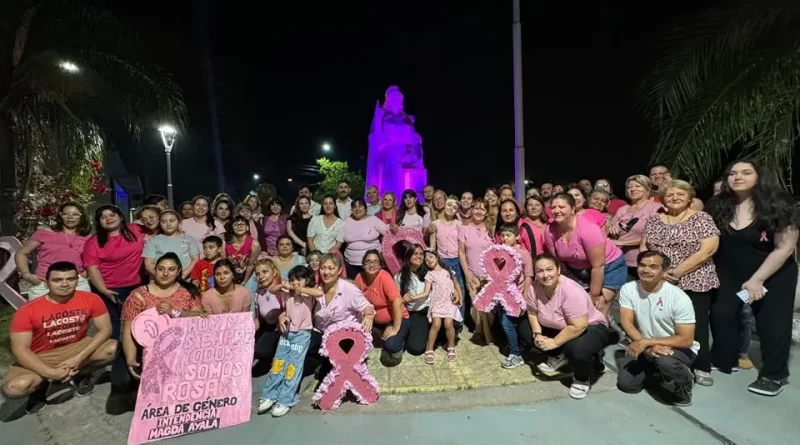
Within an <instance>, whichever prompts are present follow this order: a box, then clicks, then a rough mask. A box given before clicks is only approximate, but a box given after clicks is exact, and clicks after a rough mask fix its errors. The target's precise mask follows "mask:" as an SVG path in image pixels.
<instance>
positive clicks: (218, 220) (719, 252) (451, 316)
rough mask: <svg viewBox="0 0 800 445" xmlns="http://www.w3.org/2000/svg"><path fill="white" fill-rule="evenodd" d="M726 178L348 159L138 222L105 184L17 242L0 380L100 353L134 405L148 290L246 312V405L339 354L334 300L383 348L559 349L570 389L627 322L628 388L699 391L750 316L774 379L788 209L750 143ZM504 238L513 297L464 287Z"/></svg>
mask: <svg viewBox="0 0 800 445" xmlns="http://www.w3.org/2000/svg"><path fill="white" fill-rule="evenodd" d="M716 186H717V187H715V195H714V196H713V197H711V198H710V199H708V200H707V201H706V202H705V203H703V202H702V201H700V200H699V199H698V198H697V196H696V191H695V189H694V188H693V187H692V185H691V184H689V183H688V182H685V181H682V180H680V179H673V178H672V177H671V174H670V171H669V169H668V168H667V167H666V166H663V165H656V166H653V167H652V168H651V169H650V171H649V175H642V174H637V175H633V176H631V177H629V178H628V179H627V180H626V181H625V184H624V190H625V196H624V198H622V197H617V196H616V195H615V194H614V192H613V190H612V189H611V186H610V183H609V181H608V180H606V179H602V178H601V179H599V180H597V181H595V183H594V184H592V183H591V182H590V181H589V180H585V179H584V180H581V181H578V182H577V183H574V184H568V185H558V184H552V183H543V184H541V185H540V186H539V187H532V188H530V189H529V190H527V192H526V194H525V196H515V193H514V190H513V188H512V187H511V186H509V185H503V186H501V187H500V188H499V189H494V188H488V189H486V190H485V192H484V193H483V195H482V196H476V194H474V193H472V192H470V191H465V192H462V193H461V194H460V195H453V194H448V193H446V192H444V191H442V190H438V189H435V188H434V187H433V186H430V185H428V186H426V187H425V188H424V189H423V190H422V191H421V195H418V194H417V191H414V190H405V191H404V192H403V193H402V195H400V196H395V195H394V194H393V193H392V192H389V191H387V192H384V193H383V194H382V195H381V191H380V190H378V189H377V188H376V187H375V186H372V185H370V186H369V187H368V188H367V190H366V197H365V198H362V197H359V196H351V188H350V185H349V184H348V183H347V182H344V181H343V182H341V183H340V184H339V185H338V189H337V193H336V196H331V195H328V196H324V197H322V198H321V199H320V201H319V202H316V201H314V200H313V198H312V193H311V190H310V189H309V188H308V187H303V188H301V189H300V190H299V194H298V196H297V197H296V199H295V200H294V204H293V205H292V206H291V207H290V208H288V209H287V206H286V205H284V202H283V201H282V200H281V199H280V198H273V199H271V200H270V201H269V202H261V201H260V200H259V198H258V196H256V195H255V194H249V195H248V196H247V197H246V199H244V200H243V201H242V202H241V203H239V204H235V203H234V201H233V200H232V199H231V198H230V197H229V196H228V195H225V194H220V195H219V196H217V197H215V198H214V199H209V198H207V197H203V196H198V197H195V198H194V199H193V200H192V201H190V202H185V203H183V204H181V205H180V206H179V207H178V208H177V209H174V210H173V209H171V208H169V205H168V203H167V200H166V199H164V198H163V197H162V196H159V195H154V196H150V197H148V198H147V199H146V200H145V201H146V202H145V203H144V205H143V206H142V207H140V208H139V209H138V210H137V212H136V215H135V220H134V221H133V222H130V223H128V222H126V220H125V216H124V215H123V214H122V212H121V211H120V209H118V208H117V207H114V206H112V205H104V206H101V207H99V208H97V209H96V210H95V211H94V218H93V219H94V224H92V223H91V221H90V217H89V215H88V214H87V212H86V210H85V209H83V208H82V207H81V206H80V205H78V204H76V203H72V202H69V203H64V204H63V205H61V206H60V208H59V211H58V214H59V219H58V222H57V223H56V224H55V225H54V226H53V227H49V228H41V229H39V230H38V231H37V232H36V233H35V234H34V235H33V236H32V237H31V238H30V239H29V240H26V241H25V243H24V245H23V246H22V248H21V249H20V250H19V251H18V252H17V253H16V257H15V260H16V265H17V270H18V273H19V275H20V277H21V278H22V279H24V280H26V281H27V282H29V283H30V285H31V287H30V288H29V291H28V298H29V299H30V300H31V301H30V302H29V303H27V304H26V305H24V306H23V307H22V308H21V309H20V310H19V311H17V313H16V314H15V316H14V319H13V322H12V325H11V343H12V353H13V355H14V357H15V359H16V361H17V362H16V364H15V365H14V366H12V367H11V369H10V371H9V372H8V374H7V375H6V376H5V379H4V380H3V385H2V391H3V394H4V397H5V398H6V399H7V402H6V405H11V406H12V408H15V409H17V410H22V411H27V412H34V411H36V410H38V409H41V407H42V406H44V404H45V400H44V398H43V397H42V394H43V391H46V390H47V387H48V386H49V385H51V384H52V385H56V384H69V385H72V386H74V387H75V391H76V393H77V394H78V395H87V394H89V393H91V391H92V390H93V385H94V384H93V379H92V373H93V372H94V371H95V370H97V369H99V368H100V367H103V366H107V365H109V364H110V365H111V386H112V391H111V397H110V398H109V404H108V410H109V412H116V411H120V412H121V411H124V410H125V409H129V408H130V403H131V401H132V400H135V397H134V395H135V391H136V388H137V384H138V379H139V376H140V374H141V357H142V348H141V347H140V346H139V345H138V344H137V343H136V342H135V340H134V338H133V336H132V335H131V325H132V321H133V319H134V318H135V317H136V316H137V315H138V314H139V313H141V312H142V311H144V310H146V309H149V308H155V309H156V310H157V311H158V312H159V313H161V314H166V315H168V316H172V317H191V316H205V315H208V314H224V313H231V312H251V313H252V314H253V318H254V320H255V321H254V322H255V324H256V331H257V332H256V342H255V347H254V351H253V354H254V363H255V367H257V366H258V365H260V364H266V365H270V364H273V365H272V366H269V368H268V369H269V377H268V380H267V383H266V385H265V387H264V390H263V393H262V396H261V400H260V401H259V403H258V407H257V411H258V413H260V414H261V413H266V412H271V413H272V415H273V416H276V417H279V416H282V415H284V414H286V413H287V412H288V411H289V410H290V408H291V407H292V406H293V405H294V404H296V403H298V400H299V399H298V397H297V390H298V387H299V382H300V379H301V378H302V376H303V374H304V373H305V374H311V373H315V374H316V377H317V378H318V379H321V378H322V377H323V376H324V375H325V374H326V373H327V372H329V371H330V369H331V365H330V362H329V361H328V359H327V358H325V357H323V356H321V355H320V353H319V349H320V346H321V341H322V333H324V332H325V330H326V328H328V327H329V326H332V325H334V324H336V323H338V322H342V321H356V322H358V323H360V324H361V325H362V326H363V329H364V330H365V331H369V332H372V333H373V337H374V339H375V341H376V345H377V346H378V347H380V348H381V349H382V353H381V356H380V362H381V365H382V366H397V365H398V364H399V363H401V362H402V361H403V360H404V359H405V360H422V361H423V362H424V363H428V364H433V363H434V362H435V360H436V355H435V354H434V351H435V349H436V348H437V347H438V346H439V345H441V346H442V347H443V348H444V350H445V351H446V354H445V356H444V357H446V360H448V361H451V362H454V361H457V360H458V353H457V349H458V341H459V339H460V338H461V336H459V333H460V332H463V331H464V330H469V331H471V332H472V336H471V338H470V340H469V341H472V342H474V343H476V344H479V345H487V344H491V343H498V344H501V345H503V346H505V348H504V349H503V350H504V351H505V353H506V359H505V360H504V361H503V362H502V363H500V364H499V366H502V367H503V368H506V369H510V368H516V367H518V366H523V365H525V364H526V363H529V364H533V366H534V368H535V369H536V371H537V372H540V373H542V374H544V375H547V376H559V375H560V374H563V375H568V374H567V371H566V370H570V373H569V374H571V376H572V383H571V386H570V389H569V395H570V396H571V397H573V398H575V399H582V398H585V397H587V395H588V394H589V392H590V389H591V385H592V382H594V381H595V379H596V378H597V377H598V376H599V375H600V374H601V373H603V372H604V371H605V369H606V368H605V365H604V361H603V351H604V349H605V348H606V347H607V346H609V345H610V344H613V343H617V342H618V343H619V344H620V345H621V346H623V347H624V348H625V351H626V355H627V356H628V360H627V362H626V363H622V364H621V365H620V368H619V369H620V372H619V375H618V386H619V388H620V389H621V390H622V391H626V392H637V391H640V390H642V389H644V388H647V387H651V386H652V387H655V388H657V389H658V390H662V391H665V394H666V395H667V397H670V398H671V399H672V401H673V403H675V404H676V405H687V404H689V403H691V395H692V390H693V387H694V385H695V384H697V385H702V386H712V385H713V383H714V380H713V373H714V372H721V373H730V372H734V371H737V370H738V369H748V368H752V367H753V363H752V361H751V360H750V359H749V356H748V355H747V354H748V352H747V351H748V346H749V339H750V331H751V329H752V328H753V327H754V328H755V329H756V330H757V331H758V336H759V339H760V349H761V355H762V360H761V361H762V363H763V365H762V367H761V369H760V370H759V372H758V377H757V378H756V379H755V380H754V382H753V383H752V384H751V385H750V386H749V388H748V389H749V390H750V391H751V392H753V393H756V394H761V395H768V396H775V395H778V394H779V393H780V392H781V391H782V389H783V388H784V386H785V385H786V384H787V382H788V380H787V379H788V360H789V349H790V344H791V327H792V309H793V301H794V294H795V287H796V285H797V263H796V261H795V259H794V258H793V257H792V256H793V253H794V251H795V246H796V244H797V238H798V225H799V224H800V212H798V206H797V204H796V203H795V201H794V200H793V198H792V197H791V196H790V195H789V194H788V193H787V192H785V191H784V189H783V188H782V187H781V185H780V184H779V182H778V181H777V180H776V179H775V178H774V177H773V176H772V175H771V174H770V172H768V171H765V170H762V169H761V168H760V167H759V165H758V163H757V162H756V161H752V160H741V161H737V162H734V163H732V164H730V165H729V166H728V167H727V168H726V169H725V171H724V175H723V176H722V178H721V179H720V180H719V181H718V183H717V184H716ZM401 229H406V230H407V229H411V230H415V231H418V232H419V233H420V235H421V239H422V240H424V242H423V243H420V244H416V243H411V242H406V241H404V242H402V245H399V246H395V247H397V248H398V250H397V251H399V252H400V257H401V258H402V267H401V268H400V270H399V272H397V273H396V274H394V275H393V274H392V273H390V272H389V271H388V269H387V267H386V264H385V262H384V258H383V256H382V253H381V252H382V248H381V246H382V239H383V237H384V236H386V235H387V234H389V233H397V232H398V231H399V230H401ZM494 244H504V245H506V246H508V247H509V248H511V249H513V251H514V252H516V253H517V254H518V255H519V257H520V260H521V264H522V267H521V268H520V273H519V276H518V277H517V288H518V290H519V292H520V293H521V294H522V295H523V297H524V305H523V307H522V309H521V311H520V312H519V313H508V312H507V311H506V310H504V309H503V308H502V307H500V306H498V307H496V308H495V309H493V310H492V311H490V312H482V311H478V310H477V309H476V308H475V307H474V306H473V304H472V301H473V299H474V298H475V296H476V295H477V294H478V292H479V291H480V290H481V288H482V287H483V286H484V285H486V283H487V279H488V278H489V277H488V274H487V272H486V270H485V269H484V266H483V264H482V254H483V253H484V252H485V251H486V250H487V248H489V247H491V246H492V245H494ZM31 264H35V265H36V268H35V269H32V268H31ZM617 304H618V307H619V312H618V313H617V312H616V310H615V309H614V308H616V307H617ZM514 312H516V311H514ZM753 320H754V321H753ZM90 321H91V322H92V323H93V324H94V325H95V328H96V330H95V333H94V335H93V336H92V337H89V336H88V334H87V332H88V327H89V323H90ZM495 321H498V322H497V323H495ZM712 340H713V341H712ZM408 356H410V357H408ZM304 371H305V372H304ZM120 407H123V408H120ZM23 408H24V409H23ZM3 409H6V410H8V409H11V408H7V407H4V408H3Z"/></svg>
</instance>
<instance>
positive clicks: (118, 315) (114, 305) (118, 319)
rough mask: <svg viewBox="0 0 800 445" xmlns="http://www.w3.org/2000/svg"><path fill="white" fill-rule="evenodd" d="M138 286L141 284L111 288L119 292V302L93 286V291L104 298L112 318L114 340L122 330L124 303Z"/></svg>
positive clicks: (117, 338)
mask: <svg viewBox="0 0 800 445" xmlns="http://www.w3.org/2000/svg"><path fill="white" fill-rule="evenodd" d="M137 287H139V286H130V287H117V288H114V289H109V290H112V291H114V292H116V293H117V302H114V301H111V300H110V299H109V298H108V297H106V296H105V295H103V294H101V293H100V292H99V291H98V290H97V289H96V288H95V287H94V286H92V292H94V293H95V294H96V295H99V296H100V299H101V300H103V303H105V305H106V310H108V316H109V317H110V318H111V338H112V339H113V340H119V336H120V333H121V332H122V305H124V304H125V300H127V299H128V295H130V294H131V292H133V290H134V289H136V288H137Z"/></svg>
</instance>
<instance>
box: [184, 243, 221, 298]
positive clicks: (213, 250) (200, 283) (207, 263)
mask: <svg viewBox="0 0 800 445" xmlns="http://www.w3.org/2000/svg"><path fill="white" fill-rule="evenodd" d="M220 258H222V238H220V237H218V236H217V235H211V236H207V237H206V238H205V239H204V240H203V259H202V260H200V261H198V262H197V264H195V265H194V269H192V276H191V277H192V283H194V285H195V286H197V288H198V289H200V292H205V291H207V290H208V289H210V288H212V287H214V263H216V262H217V261H218V260H219V259H220Z"/></svg>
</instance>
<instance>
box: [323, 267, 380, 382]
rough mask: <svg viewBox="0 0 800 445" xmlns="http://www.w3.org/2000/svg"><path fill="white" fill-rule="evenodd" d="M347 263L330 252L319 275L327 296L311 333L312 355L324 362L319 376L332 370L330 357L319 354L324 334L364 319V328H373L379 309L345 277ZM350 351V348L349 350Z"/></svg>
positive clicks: (362, 323) (369, 330)
mask: <svg viewBox="0 0 800 445" xmlns="http://www.w3.org/2000/svg"><path fill="white" fill-rule="evenodd" d="M343 269H344V264H343V261H342V259H341V257H340V256H339V255H337V254H335V253H326V254H325V255H323V256H322V259H320V262H319V277H320V281H321V282H322V284H321V286H320V287H321V288H322V292H323V293H324V295H323V296H322V297H319V298H317V299H316V303H315V304H314V333H313V334H312V336H311V346H310V348H309V350H308V351H309V355H311V354H312V353H313V354H314V355H315V356H316V358H317V359H319V360H320V361H321V364H322V366H321V368H320V371H319V374H318V375H317V377H318V378H320V379H321V378H323V377H325V375H327V374H328V372H329V371H330V370H331V363H330V361H329V360H328V359H327V358H324V357H320V356H319V348H320V346H321V345H322V334H323V333H324V332H325V330H326V329H328V328H329V327H331V326H332V325H334V324H336V323H339V322H342V321H355V322H361V325H362V326H363V328H364V331H366V332H371V331H372V322H373V320H374V318H375V308H373V307H372V305H371V304H369V301H367V299H366V298H365V297H364V294H363V293H362V292H361V290H360V289H359V288H358V287H356V285H355V284H353V283H351V282H349V281H347V279H346V278H343V277H342V270H343ZM348 350H349V349H348Z"/></svg>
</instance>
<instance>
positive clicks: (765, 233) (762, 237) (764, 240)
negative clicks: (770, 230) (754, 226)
mask: <svg viewBox="0 0 800 445" xmlns="http://www.w3.org/2000/svg"><path fill="white" fill-rule="evenodd" d="M759 241H761V242H762V243H766V242H768V241H769V239H768V238H767V232H761V239H760V240H759Z"/></svg>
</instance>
